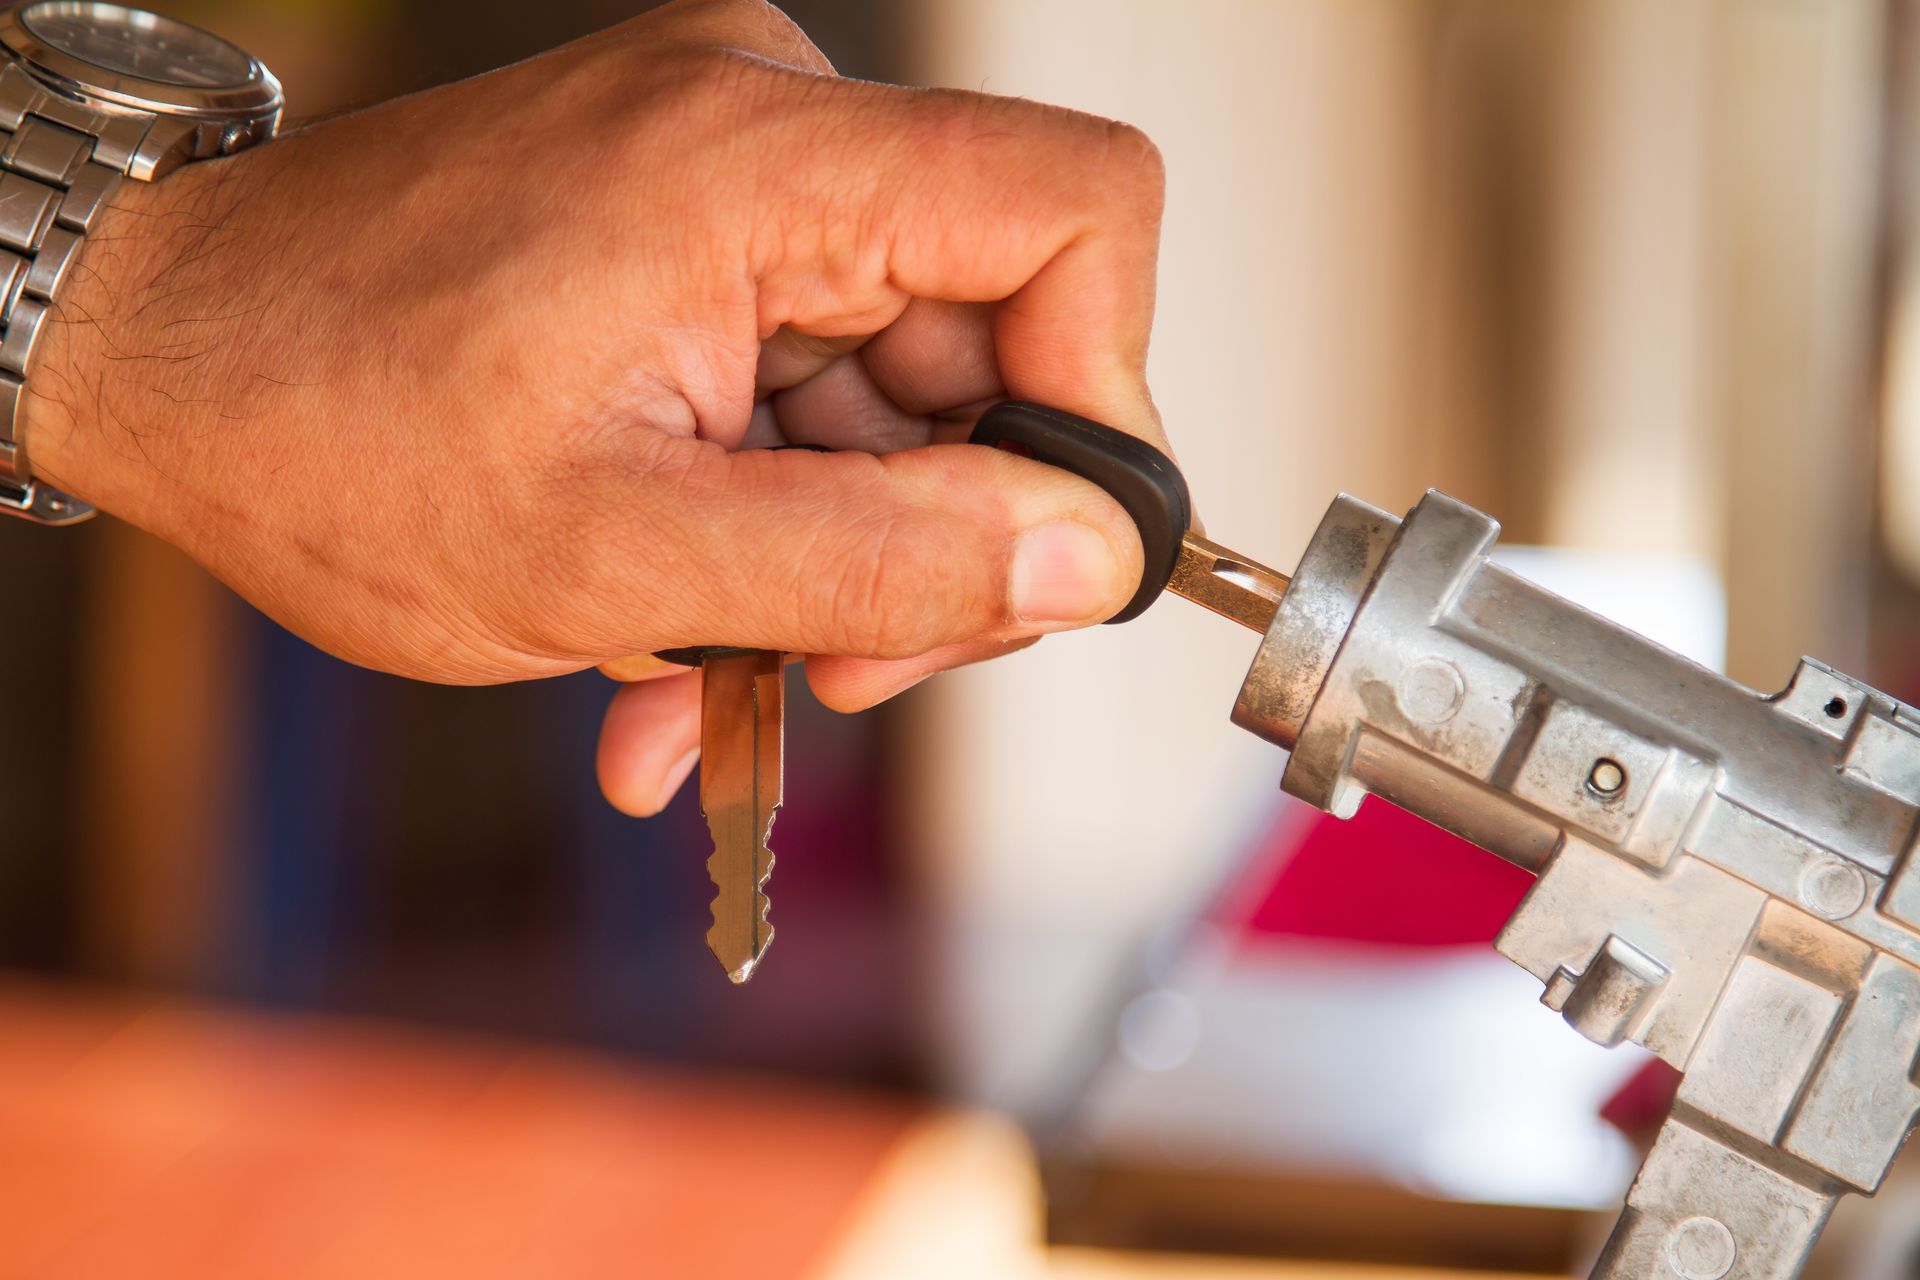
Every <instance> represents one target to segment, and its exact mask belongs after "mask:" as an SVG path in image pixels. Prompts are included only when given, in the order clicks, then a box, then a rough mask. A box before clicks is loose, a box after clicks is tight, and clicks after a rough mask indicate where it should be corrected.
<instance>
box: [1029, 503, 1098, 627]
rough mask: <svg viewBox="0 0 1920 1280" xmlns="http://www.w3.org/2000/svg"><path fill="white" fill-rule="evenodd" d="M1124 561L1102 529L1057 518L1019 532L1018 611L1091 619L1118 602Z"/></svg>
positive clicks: (1042, 617) (1032, 618)
mask: <svg viewBox="0 0 1920 1280" xmlns="http://www.w3.org/2000/svg"><path fill="white" fill-rule="evenodd" d="M1119 572H1120V565H1119V562H1118V561H1117V560H1116V559H1115V558H1114V554H1113V548H1112V546H1111V545H1110V544H1109V543H1108V542H1107V540H1106V538H1104V537H1102V536H1101V534H1100V531H1099V530H1097V529H1095V528H1093V527H1092V526H1091V525H1085V524H1081V523H1080V522H1079V521H1078V520H1056V521H1054V522H1053V523H1052V524H1043V525H1041V526H1040V527H1039V528H1037V529H1029V530H1027V532H1026V533H1024V534H1022V535H1020V545H1019V546H1018V547H1016V548H1015V549H1014V553H1013V611H1014V613H1015V614H1017V615H1018V616H1019V617H1020V618H1021V619H1023V620H1025V621H1027V622H1086V621H1089V620H1091V619H1093V618H1095V617H1097V616H1099V615H1100V614H1101V613H1104V612H1106V611H1107V610H1108V609H1110V608H1111V607H1112V606H1113V604H1114V599H1113V597H1114V595H1115V590H1116V586H1117V584H1116V583H1115V581H1114V579H1115V578H1116V577H1117V576H1118V575H1119Z"/></svg>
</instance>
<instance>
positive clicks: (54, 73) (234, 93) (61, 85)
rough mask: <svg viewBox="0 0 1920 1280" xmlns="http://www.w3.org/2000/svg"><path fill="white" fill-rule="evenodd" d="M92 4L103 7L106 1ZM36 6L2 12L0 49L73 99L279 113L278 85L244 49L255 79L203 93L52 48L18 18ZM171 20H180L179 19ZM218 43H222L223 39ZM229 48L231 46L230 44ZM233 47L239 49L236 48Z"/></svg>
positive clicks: (224, 115) (141, 107) (226, 113)
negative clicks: (118, 69)
mask: <svg viewBox="0 0 1920 1280" xmlns="http://www.w3.org/2000/svg"><path fill="white" fill-rule="evenodd" d="M88 2H91V3H102V4H104V3H107V2H108V0H88ZM32 4H33V0H28V2H27V3H25V4H19V5H13V6H10V7H9V8H7V9H5V10H0V49H4V50H5V51H6V52H7V53H9V54H11V55H13V57H15V58H16V59H18V60H19V62H20V64H21V66H22V67H24V68H25V69H26V70H27V71H28V72H29V73H31V74H32V75H34V76H35V77H37V78H38V79H40V80H41V81H43V82H45V83H47V84H48V85H50V86H51V87H52V88H54V89H55V90H57V91H59V92H61V93H65V94H67V95H68V96H70V97H77V98H83V99H92V100H95V101H98V102H102V103H105V104H108V105H111V106H117V107H125V108H128V109H130V110H135V111H148V112H152V113H154V114H155V115H163V116H183V117H188V118H191V119H205V120H251V119H255V118H258V117H262V116H270V115H273V114H274V113H276V112H278V111H279V110H280V106H281V101H282V95H281V89H280V82H279V81H278V80H276V79H275V78H274V76H273V73H272V72H271V71H269V70H267V67H266V64H265V63H263V62H261V61H260V59H258V58H256V57H254V56H253V55H252V54H251V53H248V52H247V51H246V50H245V49H240V52H241V53H243V54H246V57H247V61H248V62H250V63H251V64H252V66H253V74H252V77H251V78H250V79H248V80H247V81H246V83H244V84H239V85H232V86H223V87H221V88H217V89H204V88H195V87H192V86H188V85H178V84H168V83H166V82H165V81H161V80H148V79H145V78H144V77H141V76H135V75H128V74H126V73H125V72H118V71H114V70H112V69H110V68H107V67H103V66H100V65H99V64H97V63H93V62H89V61H87V60H86V59H85V58H80V57H76V56H74V55H73V54H70V53H67V52H66V51H64V50H62V49H57V48H55V47H54V46H52V45H50V44H48V43H47V42H46V41H45V40H43V39H41V38H40V37H39V36H37V35H35V34H34V32H33V29H32V28H31V27H29V26H27V24H26V23H24V22H23V21H21V17H20V15H21V14H22V12H24V11H25V10H27V9H29V8H31V7H32ZM111 7H113V8H116V9H128V10H135V11H141V10H138V8H137V6H134V5H123V4H112V5H111ZM157 16H165V15H157ZM169 20H170V21H174V22H178V21H180V20H179V19H177V18H173V19H169ZM182 25H185V26H192V25H193V24H192V23H183V24H182ZM207 34H208V35H213V34H214V33H213V32H207ZM215 38H216V39H224V37H219V36H216V37H215ZM227 43H228V44H230V45H231V44H233V42H232V41H230V40H229V41H227ZM233 47H234V48H236V49H239V46H238V45H233Z"/></svg>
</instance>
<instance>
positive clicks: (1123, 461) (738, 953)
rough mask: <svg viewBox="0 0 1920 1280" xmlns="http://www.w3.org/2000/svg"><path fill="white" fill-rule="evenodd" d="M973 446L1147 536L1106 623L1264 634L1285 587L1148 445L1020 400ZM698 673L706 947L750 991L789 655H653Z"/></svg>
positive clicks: (718, 651) (766, 937) (762, 926)
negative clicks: (1208, 526) (1045, 468)
mask: <svg viewBox="0 0 1920 1280" xmlns="http://www.w3.org/2000/svg"><path fill="white" fill-rule="evenodd" d="M971 441H972V443H974V444H983V445H989V446H991V447H994V448H998V449H1004V450H1007V451H1009V452H1014V453H1019V454H1022V455H1023V456H1026V457H1030V458H1033V459H1035V460H1037V461H1040V462H1045V463H1048V464H1050V465H1052V466H1056V467H1061V468H1063V469H1065V470H1068V471H1072V472H1074V473H1075V474H1077V475H1080V476H1083V477H1085V478H1087V479H1089V480H1091V481H1093V482H1094V483H1095V484H1098V485H1099V486H1101V487H1102V488H1103V489H1105V490H1107V492H1109V493H1110V494H1112V495H1113V497H1114V498H1115V499H1116V500H1117V501H1118V502H1119V503H1120V504H1121V506H1122V507H1124V508H1125V509H1126V511H1127V513H1128V515H1130V516H1131V517H1132V518H1133V521H1134V524H1135V525H1136V526H1138V528H1139V531H1140V541H1141V546H1142V548H1143V550H1144V552H1145V557H1146V567H1145V572H1144V573H1143V574H1142V577H1141V583H1140V589H1139V590H1138V591H1137V592H1136V593H1135V595H1134V597H1133V599H1132V600H1130V601H1129V602H1128V604H1127V606H1126V608H1124V609H1123V610H1121V611H1120V613H1118V614H1117V615H1115V616H1114V617H1113V618H1112V619H1110V621H1112V622H1125V621H1127V620H1129V619H1132V618H1135V617H1138V616H1139V615H1140V614H1141V613H1142V612H1144V611H1145V610H1146V608H1147V606H1149V605H1151V604H1152V603H1153V602H1154V600H1155V599H1157V598H1158V597H1159V595H1160V593H1161V592H1162V591H1163V590H1167V589H1171V590H1172V591H1174V592H1175V593H1176V594H1178V595H1181V596H1185V597H1186V598H1187V599H1189V600H1192V601H1194V602H1195V603H1197V604H1200V605H1202V606H1204V607H1206V608H1208V609H1211V610H1213V611H1214V612H1216V613H1219V614H1222V615H1224V616H1226V617H1228V618H1231V619H1233V620H1234V621H1236V622H1238V623H1240V624H1241V625H1243V626H1246V627H1249V628H1251V629H1253V630H1255V631H1259V632H1262V633H1264V632H1265V631H1266V629H1267V624H1268V623H1269V622H1271V621H1272V619H1273V615H1274V611H1275V609H1276V608H1277V607H1278V605H1279V601H1280V597H1281V595H1282V594H1284V593H1285V591H1286V589H1287V577H1286V575H1285V574H1282V573H1279V572H1277V571H1275V570H1273V569H1270V568H1268V567H1266V566H1265V565H1263V564H1261V563H1259V562H1258V561H1256V560H1252V559H1249V558H1247V557H1245V556H1242V555H1239V554H1238V553H1236V552H1233V551H1230V550H1228V549H1227V548H1226V547H1223V546H1221V545H1220V544H1218V543H1216V542H1211V541H1209V540H1208V539H1207V538H1205V537H1203V536H1202V535H1200V534H1199V533H1197V532H1195V531H1194V530H1192V529H1191V528H1190V527H1189V526H1190V525H1191V524H1192V510H1191V501H1190V499H1189V497H1188V495H1187V485H1186V481H1185V479H1184V478H1183V477H1182V476H1181V475H1180V471H1179V468H1177V467H1175V466H1174V464H1173V461H1172V460H1171V459H1170V458H1168V457H1167V456H1166V455H1165V454H1163V453H1161V452H1160V451H1159V450H1158V449H1155V448H1154V447H1153V446H1152V445H1150V444H1148V443H1146V442H1145V441H1144V440H1140V439H1138V438H1137V437H1134V436H1130V435H1128V434H1126V433H1125V432H1123V431H1116V430H1115V429H1114V428H1112V427H1109V426H1105V425H1103V424H1101V423H1098V422H1094V421H1092V420H1091V419H1088V418H1081V417H1078V416H1076V415H1073V414H1070V413H1064V412H1062V411H1060V410H1057V409H1049V408H1046V407H1045V406H1042V405H1035V404H1028V403H1024V402H1020V401H1008V402H1006V403H1003V404H999V405H995V406H994V407H993V408H992V409H990V410H988V411H987V412H986V413H985V414H984V415H982V417H981V419H980V421H979V423H978V424H976V425H975V427H974V430H973V434H972V436H971ZM657 656H658V657H660V658H663V659H665V660H667V661H669V662H676V663H679V664H681V665H683V666H695V667H699V668H700V669H701V671H702V692H701V699H700V809H701V812H702V813H704V814H705V815H706V819H707V830H708V832H709V833H710V834H711V836H712V837H713V853H712V855H711V856H710V857H709V858H708V859H707V870H708V873H709V875H710V877H711V878H712V880H713V886H714V898H713V926H712V928H710V929H709V930H708V931H707V945H708V947H709V948H710V949H711V950H712V951H713V954H714V956H715V958H717V959H718V960H719V961H720V964H721V967H722V968H724V969H725V970H726V971H727V976H728V977H729V978H731V979H733V981H734V982H736V983H740V982H745V981H747V979H749V978H750V977H752V976H753V972H754V969H755V967H756V966H757V965H758V964H759V963H760V960H761V958H762V957H763V956H764V955H765V954H766V951H767V946H768V944H770V943H771V942H772V941H773V927H772V925H771V924H769V923H768V919H767V915H768V909H769V904H768V900H767V891H766V886H767V880H768V877H769V876H770V874H771V872H772V870H773V861H774V855H773V851H772V844H771V838H772V831H773V823H774V818H775V816H776V815H777V813H778V811H779V808H780V803H781V786H782V777H781V774H782V750H783V743H782V736H783V726H782V718H783V712H784V682H783V678H782V667H783V664H784V661H785V655H783V654H780V653H777V652H773V651H770V650H762V649H737V648H727V647H723V646H706V647H699V648H691V649H674V650H668V651H665V652H662V653H660V654H658V655H657Z"/></svg>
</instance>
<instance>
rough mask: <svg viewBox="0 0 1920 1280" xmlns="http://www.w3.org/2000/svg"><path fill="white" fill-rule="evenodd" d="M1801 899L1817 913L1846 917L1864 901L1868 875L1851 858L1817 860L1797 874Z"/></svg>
mask: <svg viewBox="0 0 1920 1280" xmlns="http://www.w3.org/2000/svg"><path fill="white" fill-rule="evenodd" d="M1800 901H1801V902H1802V903H1804V904H1805V905H1806V908H1807V910H1809V911H1811V912H1813V913H1814V914H1815V915H1817V916H1823V917H1825V918H1826V919H1828V920H1845V919H1846V918H1847V917H1848V916H1850V915H1852V914H1853V913H1854V912H1856V911H1858V910H1859V909H1860V908H1861V907H1863V906H1865V905H1866V901H1867V878H1866V877H1865V876H1864V875H1862V874H1860V868H1858V867H1856V866H1854V865H1853V864H1852V863H1851V862H1842V861H1840V860H1839V859H1838V858H1829V859H1827V860H1826V861H1825V862H1816V863H1814V864H1813V865H1812V866H1810V867H1808V868H1807V869H1806V870H1805V871H1804V872H1802V873H1801V875H1800Z"/></svg>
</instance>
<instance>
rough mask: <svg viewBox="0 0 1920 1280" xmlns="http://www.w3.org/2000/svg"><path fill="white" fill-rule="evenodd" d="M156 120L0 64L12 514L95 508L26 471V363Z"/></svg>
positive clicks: (0, 462) (62, 516)
mask: <svg viewBox="0 0 1920 1280" xmlns="http://www.w3.org/2000/svg"><path fill="white" fill-rule="evenodd" d="M157 122H159V118H158V117H157V116H153V115H148V114H141V113H136V112H125V113H119V112H116V113H112V114H109V113H107V112H104V111H96V110H94V109H92V108H90V107H87V106H85V105H83V104H81V103H78V102H75V101H73V100H71V99H69V98H63V97H60V96H58V95H57V94H54V93H52V92H51V91H49V90H48V89H46V88H45V87H43V86H42V85H41V84H40V83H39V82H38V81H36V80H35V79H34V78H33V77H32V76H30V75H28V74H27V73H26V72H25V71H23V70H21V69H20V68H19V67H18V66H6V67H4V68H0V508H4V509H6V510H7V511H8V512H10V513H12V514H17V515H23V516H26V517H28V518H29V519H33V520H36V521H39V522H41V523H43V524H72V523H75V522H77V521H80V520H84V519H86V518H87V517H88V516H91V515H92V514H93V508H92V507H90V506H88V505H87V504H86V503H84V502H81V501H80V500H79V499H77V498H73V497H70V496H68V495H67V494H64V493H60V492H58V491H57V490H55V489H52V488H50V487H49V486H47V485H46V484H44V483H42V482H40V481H37V480H35V479H34V476H33V468H32V466H31V464H30V463H29V461H28V458H27V447H26V441H25V439H23V438H22V434H21V429H22V427H23V425H24V419H25V413H26V385H27V383H26V377H27V370H28V368H29V367H30V365H31V363H32V360H33V352H34V347H35V345H36V344H37V343H38V342H39V340H40V335H41V332H42V331H43V330H44V329H45V327H46V322H47V313H48V311H49V309H50V308H51V306H52V303H53V300H54V299H55V298H56V297H57V296H58V295H59V291H60V286H61V285H62V283H64V282H65V280H66V278H67V273H68V272H69V270H70V269H71V268H72V266H73V262H74V259H75V258H76V257H78V256H79V251H80V242H81V239H82V238H83V237H84V236H85V235H86V234H87V232H88V230H89V229H91V228H92V226H93V224H94V220H95V219H96V217H97V216H98V215H99V213H100V210H101V209H102V208H104V207H105V205H106V203H107V201H108V199H109V198H110V197H111V196H112V195H113V192H114V190H115V188H117V187H118V186H119V185H120V182H121V180H122V179H123V178H125V177H127V176H129V175H130V174H131V175H132V176H134V177H137V178H151V177H153V176H154V163H153V159H152V157H153V156H154V155H155V149H154V148H153V147H151V146H148V145H144V144H147V143H148V142H149V138H148V135H149V133H150V132H152V130H153V129H154V126H155V125H156V123H157ZM166 123H169V124H174V123H177V122H172V121H169V122H166ZM143 169H144V170H145V172H142V170H143Z"/></svg>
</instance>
